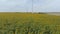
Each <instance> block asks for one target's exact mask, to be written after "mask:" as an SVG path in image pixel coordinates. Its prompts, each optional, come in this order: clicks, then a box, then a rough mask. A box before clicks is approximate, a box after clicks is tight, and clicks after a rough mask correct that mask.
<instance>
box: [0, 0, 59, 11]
mask: <svg viewBox="0 0 60 34" xmlns="http://www.w3.org/2000/svg"><path fill="white" fill-rule="evenodd" d="M27 11H28V12H32V0H0V12H27ZM33 12H60V0H33Z"/></svg>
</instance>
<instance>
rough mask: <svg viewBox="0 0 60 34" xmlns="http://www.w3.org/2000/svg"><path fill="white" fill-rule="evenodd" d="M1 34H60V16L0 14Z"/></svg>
mask: <svg viewBox="0 0 60 34" xmlns="http://www.w3.org/2000/svg"><path fill="white" fill-rule="evenodd" d="M0 34H60V16H55V15H47V14H35V13H34V14H32V13H0Z"/></svg>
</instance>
